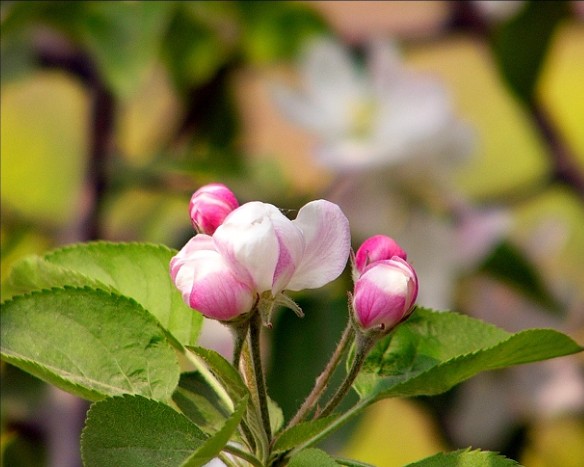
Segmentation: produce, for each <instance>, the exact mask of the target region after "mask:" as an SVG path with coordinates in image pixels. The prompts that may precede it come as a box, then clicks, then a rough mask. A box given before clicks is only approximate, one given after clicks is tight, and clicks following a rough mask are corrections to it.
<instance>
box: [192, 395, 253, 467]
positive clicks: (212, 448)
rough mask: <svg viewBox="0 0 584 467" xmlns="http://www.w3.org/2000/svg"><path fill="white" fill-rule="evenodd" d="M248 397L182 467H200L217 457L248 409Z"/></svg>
mask: <svg viewBox="0 0 584 467" xmlns="http://www.w3.org/2000/svg"><path fill="white" fill-rule="evenodd" d="M247 401H248V397H247V396H245V397H244V398H243V399H241V400H240V401H239V402H238V403H237V405H236V406H235V411H234V412H233V413H232V414H231V416H230V417H229V418H228V419H227V421H226V422H225V424H224V425H223V427H222V428H221V429H220V430H219V431H218V432H217V433H215V434H214V435H213V436H212V437H210V438H209V439H207V440H206V441H205V442H204V443H203V444H202V445H201V446H200V447H198V448H197V450H196V451H195V452H194V453H193V454H192V455H191V456H190V457H189V458H188V459H187V460H186V461H185V462H183V463H182V464H181V466H182V467H199V466H202V465H205V464H206V463H207V462H209V461H210V460H211V459H213V458H214V457H216V456H217V455H218V454H219V453H220V452H221V451H222V449H223V447H224V446H225V445H226V444H227V443H228V442H229V440H230V439H231V437H232V436H233V434H234V433H235V430H236V429H237V427H238V426H239V422H240V421H241V418H242V417H243V414H244V413H245V409H246V408H247Z"/></svg>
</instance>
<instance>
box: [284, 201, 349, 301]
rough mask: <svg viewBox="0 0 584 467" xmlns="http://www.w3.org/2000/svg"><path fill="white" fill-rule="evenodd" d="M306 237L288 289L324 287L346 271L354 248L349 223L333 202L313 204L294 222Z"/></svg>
mask: <svg viewBox="0 0 584 467" xmlns="http://www.w3.org/2000/svg"><path fill="white" fill-rule="evenodd" d="M292 222H293V223H294V224H295V225H296V226H297V227H298V228H300V230H301V231H302V234H303V235H304V241H305V250H304V255H303V257H302V261H301V263H300V264H299V265H298V267H297V268H296V271H295V273H294V275H293V276H292V279H291V280H290V282H289V283H288V287H287V288H288V289H289V290H301V289H313V288H318V287H322V286H323V285H325V284H326V283H328V282H330V281H332V280H334V279H336V278H337V277H338V276H339V275H340V274H341V273H342V272H343V269H344V268H345V266H346V264H347V259H348V258H349V250H350V248H351V234H350V230H349V221H348V220H347V218H346V217H345V215H344V214H343V212H342V211H341V209H340V208H339V207H338V206H337V205H336V204H334V203H331V202H329V201H325V200H318V201H312V202H310V203H308V204H306V205H305V206H304V207H303V208H302V209H300V211H299V212H298V216H297V217H296V219H295V220H294V221H292Z"/></svg>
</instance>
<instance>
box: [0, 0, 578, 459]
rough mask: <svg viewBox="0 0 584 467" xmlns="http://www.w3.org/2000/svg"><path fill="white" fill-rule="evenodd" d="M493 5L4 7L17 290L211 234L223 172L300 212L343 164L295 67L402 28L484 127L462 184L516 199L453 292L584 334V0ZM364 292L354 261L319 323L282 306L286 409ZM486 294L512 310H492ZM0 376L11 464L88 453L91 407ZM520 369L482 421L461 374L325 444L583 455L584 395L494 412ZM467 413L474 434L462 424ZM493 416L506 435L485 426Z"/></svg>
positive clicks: (469, 301) (5, 234)
mask: <svg viewBox="0 0 584 467" xmlns="http://www.w3.org/2000/svg"><path fill="white" fill-rule="evenodd" d="M475 3H477V4H478V3H480V2H446V1H432V2H424V1H418V2H335V1H331V2H320V1H314V2H275V1H274V2H260V1H227V2H223V1H222V2H214V1H197V2H174V1H165V2H162V1H160V2H159V1H148V2H142V1H119V2H104V1H88V2H75V1H67V2H59V1H52V2H34V1H27V2H24V1H4V2H2V5H1V9H0V15H1V38H2V41H1V50H0V51H1V66H2V69H1V71H2V73H1V93H2V96H1V117H2V118H1V165H2V166H1V168H2V171H1V201H2V224H1V253H2V264H1V273H2V279H3V282H2V297H3V299H5V298H8V297H10V296H11V294H12V293H13V292H12V290H11V289H10V284H9V282H8V281H6V280H5V278H6V277H7V276H8V274H9V271H10V268H11V266H12V265H13V264H14V262H15V261H16V260H18V259H19V258H22V257H23V256H25V255H27V254H31V253H42V252H44V251H47V250H48V249H51V248H53V247H55V246H58V245H62V244H65V243H71V242H79V241H88V240H96V239H107V240H113V241H129V240H138V241H148V242H161V243H165V244H167V245H169V246H172V247H174V248H179V247H180V246H182V244H183V243H184V242H185V241H186V240H187V239H188V238H189V237H190V236H191V235H192V227H191V226H190V220H189V218H188V215H187V206H188V199H189V197H190V195H191V193H192V192H193V191H194V190H195V189H196V188H198V187H199V186H201V185H202V184H204V183H208V182H211V181H221V182H224V183H226V184H228V185H229V186H230V187H231V188H232V189H233V191H234V192H235V193H236V194H237V195H238V197H239V198H240V201H242V202H244V201H248V200H253V199H261V200H264V201H267V202H273V203H275V204H277V205H279V206H281V207H286V208H294V209H295V208H298V207H299V206H301V205H302V204H303V202H305V201H306V200H308V199H313V198H317V197H320V196H324V195H323V193H325V192H326V191H327V189H328V188H329V187H330V184H331V183H333V182H334V176H333V174H331V173H329V172H328V171H327V170H326V168H323V167H322V166H319V165H317V164H316V163H315V162H314V160H313V159H312V157H311V151H312V148H313V145H314V144H315V137H314V136H313V135H311V134H309V133H307V132H306V131H304V130H302V129H300V128H298V127H297V126H294V125H293V124H291V123H290V122H289V121H287V120H286V119H285V117H284V116H283V115H282V114H281V113H280V112H279V111H278V109H277V108H276V106H275V105H274V102H273V100H272V99H271V95H270V86H271V83H272V82H273V80H274V79H278V78H279V77H282V76H285V77H289V76H290V75H291V74H293V66H294V63H295V59H296V58H297V56H298V54H299V52H300V51H301V50H302V47H303V46H304V45H305V44H307V43H308V42H309V41H310V39H312V38H314V37H316V36H319V35H322V34H328V35H331V36H333V37H335V38H336V40H338V41H340V42H342V43H344V44H345V45H346V46H347V47H349V48H350V49H352V50H354V51H357V52H358V51H359V50H360V48H361V47H362V46H363V44H364V43H366V41H367V40H369V39H371V38H374V37H387V38H389V37H392V38H395V39H397V40H398V41H399V42H400V45H401V46H402V49H403V53H404V57H405V63H406V66H408V67H410V68H411V69H413V70H417V71H419V72H422V73H428V74H431V75H434V76H438V77H439V78H440V79H441V80H442V81H443V82H444V83H445V85H446V86H447V87H448V89H449V91H450V92H451V94H452V98H453V101H454V105H455V106H456V109H457V111H458V113H459V115H460V116H461V117H462V118H464V119H465V120H466V121H468V122H469V123H470V124H471V125H472V126H473V129H474V131H475V133H476V136H477V141H478V143H477V145H476V149H475V154H474V157H473V158H472V160H471V161H470V162H469V163H468V164H466V165H465V166H464V167H462V168H461V169H459V170H458V171H457V173H456V174H455V180H456V185H457V186H456V188H457V190H460V191H461V192H463V193H464V194H465V195H466V196H468V197H469V198H470V199H471V200H472V201H473V202H474V203H476V204H477V205H489V204H497V205H500V206H505V208H507V209H509V211H510V212H511V215H512V218H513V221H514V223H513V226H512V228H511V229H510V231H509V233H508V235H507V237H508V238H506V239H505V241H504V243H502V244H501V245H500V246H499V247H498V248H497V249H495V250H494V252H493V253H492V254H491V256H490V257H487V258H486V260H485V261H484V262H483V264H482V265H481V266H480V267H478V268H476V269H475V270H473V271H470V272H468V271H466V272H465V273H461V275H460V277H459V278H458V283H457V289H456V290H457V294H456V297H455V299H454V303H453V308H455V309H457V310H458V311H462V312H466V313H470V314H474V315H475V316H479V317H481V318H483V319H485V320H486V321H489V322H494V323H496V324H498V325H500V326H503V327H507V328H508V329H511V330H514V328H517V327H530V326H534V325H540V324H542V323H544V324H545V325H548V326H555V327H557V328H560V329H562V330H563V331H565V332H568V333H569V334H571V335H572V336H573V337H575V338H576V339H577V340H579V341H580V342H581V341H582V339H583V338H584V325H583V322H584V227H583V226H584V185H583V180H584V176H583V174H584V128H583V125H582V122H583V121H584V86H582V83H584V60H583V58H584V23H583V20H582V18H583V15H584V13H583V10H584V8H583V6H582V2H560V1H554V2H546V1H544V2H541V1H538V2H525V5H521V9H520V11H519V12H517V13H515V15H514V16H510V17H508V18H505V19H498V20H493V19H492V18H490V17H488V16H485V14H484V12H483V11H482V10H481V9H480V8H479V7H478V6H477V5H474V4H475ZM502 3H504V2H502ZM520 3H521V2H520ZM355 241H358V240H355ZM354 246H358V244H354ZM423 286H424V285H423V284H422V287H423ZM350 287H351V286H350V281H349V278H348V277H343V278H342V279H341V280H340V281H338V283H335V284H331V286H329V287H326V288H325V289H323V290H322V291H318V292H315V293H310V294H299V297H297V298H298V301H299V303H301V305H302V306H303V308H304V309H305V310H308V312H307V314H306V315H307V316H306V318H305V319H304V320H302V321H300V320H298V319H296V317H294V316H293V315H292V314H291V313H284V314H281V316H279V317H278V321H277V323H276V326H275V329H274V331H273V332H272V333H271V335H270V337H269V339H270V341H271V351H270V355H271V357H270V358H271V361H272V362H277V366H272V365H269V367H270V373H269V381H268V386H269V388H270V390H271V392H272V396H273V398H274V399H275V400H277V401H278V402H279V403H280V404H281V405H282V408H283V410H284V413H285V414H286V415H288V416H289V415H290V414H291V413H292V411H293V409H294V407H296V406H297V405H298V403H299V402H300V401H301V400H302V398H303V396H304V395H305V394H306V393H307V392H308V390H309V388H310V387H311V384H312V381H313V378H314V377H315V376H316V375H317V374H318V373H319V371H320V369H321V367H322V365H323V362H324V361H325V359H326V358H327V355H328V354H329V352H330V351H331V349H332V348H333V346H334V344H335V341H336V339H337V338H338V336H339V335H340V332H341V329H342V328H343V326H344V322H345V320H346V311H345V310H346V303H345V296H344V294H345V290H347V289H348V288H350ZM484 302H492V303H490V304H491V305H493V304H494V306H495V307H496V306H497V305H500V309H501V310H502V311H501V312H500V313H499V314H497V313H494V314H493V313H492V312H484V313H483V314H482V315H481V313H482V311H481V310H484V309H485V307H482V308H481V306H480V303H484ZM550 303H552V304H553V306H547V305H549V304H550ZM477 304H479V305H477ZM487 308H488V307H487ZM533 310H535V311H533ZM550 310H555V311H556V312H558V313H555V314H553V313H552V314H550V313H549V311H550ZM510 313H512V315H509V314H510ZM575 358H576V363H577V368H578V369H577V373H578V375H577V376H578V377H580V378H582V372H583V368H582V360H581V358H580V360H579V361H578V357H575ZM532 367H534V368H535V371H536V373H537V372H539V373H545V370H544V369H543V367H541V368H542V369H541V370H539V369H537V368H540V367H535V366H532ZM1 371H2V373H1V375H2V418H1V423H2V435H1V449H2V457H3V462H4V464H3V465H6V466H36V465H38V466H44V465H52V466H56V467H57V466H58V467H62V466H75V465H79V462H80V461H79V459H78V445H77V444H76V443H77V442H78V436H79V429H80V427H81V426H82V421H83V417H84V411H85V410H86V409H87V406H86V405H85V403H83V402H81V401H76V400H70V399H67V398H66V397H65V396H64V395H62V394H58V393H56V392H55V390H53V389H49V388H47V387H46V386H45V385H44V384H41V383H40V382H38V381H36V380H34V379H33V378H32V377H29V376H27V375H25V374H23V373H21V372H19V371H18V370H16V369H14V368H12V367H9V366H7V365H5V364H2V369H1ZM500 373H503V372H500ZM497 374H499V373H497ZM508 376H509V375H500V376H497V378H498V379H499V380H501V381H503V383H502V384H499V385H496V384H494V385H491V386H488V387H489V388H490V397H488V398H485V399H484V401H483V402H482V405H481V404H479V405H480V407H479V409H482V410H478V409H476V406H473V407H474V410H475V412H472V411H471V410H468V413H473V414H475V417H474V420H473V421H472V422H469V421H468V420H466V421H464V420H462V418H463V417H461V416H459V415H458V414H457V412H456V411H457V410H458V411H461V410H466V409H468V407H467V406H465V405H464V400H466V399H465V398H464V397H465V394H467V392H465V389H464V388H465V385H462V386H461V388H457V389H455V390H453V391H451V392H450V393H448V394H446V395H444V396H441V397H439V398H432V399H424V398H420V399H418V400H413V401H409V400H408V401H398V400H391V401H384V402H382V403H379V404H378V405H376V406H375V407H374V408H373V410H372V411H370V412H369V413H367V414H366V415H365V416H364V418H363V419H361V420H357V421H356V422H355V423H353V424H352V425H351V426H348V427H347V428H345V429H344V430H342V431H341V432H340V433H339V434H338V435H337V436H336V437H335V438H333V439H332V440H331V441H329V446H328V447H329V448H330V449H334V450H336V451H337V452H342V453H343V454H344V455H346V456H348V457H354V458H357V459H361V460H363V461H367V462H371V463H374V464H376V465H379V466H387V467H390V466H394V465H403V464H404V463H407V462H410V461H414V460H417V459H420V458H422V457H424V456H427V455H430V454H432V453H434V452H437V451H439V450H444V449H454V448H458V447H460V446H467V445H468V444H469V443H472V444H473V447H475V448H478V447H481V448H487V449H496V450H499V451H502V452H503V453H504V454H507V455H509V456H511V457H513V458H515V459H518V460H520V461H522V462H524V463H525V465H528V466H577V465H582V464H581V462H582V459H584V452H582V443H581V440H582V439H584V418H583V416H582V412H581V411H582V408H583V406H584V403H580V404H579V405H578V404H576V406H577V407H578V409H577V410H576V409H574V410H570V411H560V412H554V413H552V414H551V415H550V414H549V413H547V412H546V411H545V410H543V409H542V410H537V407H538V406H537V404H534V405H532V406H530V408H529V410H523V411H519V415H518V416H516V417H514V418H512V419H511V420H508V423H506V424H498V425H497V424H495V425H489V423H490V422H491V421H492V420H491V418H492V417H489V416H487V415H488V414H490V413H497V412H500V411H504V410H506V409H505V408H506V407H507V406H505V403H509V401H507V402H505V400H506V398H507V397H508V395H509V394H510V393H514V391H515V397H517V398H521V392H517V390H519V391H520V390H521V389H522V388H525V387H528V386H525V385H523V386H522V385H521V383H519V382H518V381H519V380H517V379H513V377H512V376H509V377H508ZM485 384H486V383H485ZM548 386H549V387H550V388H557V387H560V386H561V384H560V385H559V386H558V385H556V386H553V385H551V384H550V385H548ZM557 392H558V394H557V395H556V396H557V397H558V398H561V397H563V395H564V394H563V393H562V392H561V391H557ZM552 399H553V397H552ZM461 401H462V402H461ZM515 402H517V401H515ZM540 405H541V404H540ZM559 405H560V406H561V403H559ZM465 408H466V409H465ZM476 410H478V411H476ZM544 412H545V413H546V414H547V415H546V414H544ZM465 423H466V424H465ZM461 426H463V427H467V428H470V429H471V430H474V432H475V437H474V438H472V437H471V438H468V437H467V438H465V437H464V436H458V434H459V433H460V432H461V430H462V431H464V429H461V428H460V427H461ZM490 426H496V427H498V428H497V430H498V433H497V435H496V436H487V435H486V433H488V432H489V429H490ZM482 434H485V435H484V436H482Z"/></svg>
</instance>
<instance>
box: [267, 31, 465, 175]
mask: <svg viewBox="0 0 584 467" xmlns="http://www.w3.org/2000/svg"><path fill="white" fill-rule="evenodd" d="M368 52H369V53H368V62H367V65H368V66H367V68H366V69H365V70H360V69H359V68H358V67H357V66H356V65H355V64H354V63H353V61H352V59H351V57H350V55H349V53H348V52H347V51H345V50H344V49H343V48H342V47H341V46H340V45H339V44H338V43H336V42H334V41H332V40H328V39H322V40H316V41H314V42H313V43H312V45H311V47H309V48H308V49H307V51H306V53H305V55H304V56H303V59H302V61H301V63H300V74H301V79H302V85H303V86H302V87H301V88H300V89H292V88H289V87H285V86H282V85H279V86H276V88H275V93H274V97H275V99H276V103H277V104H278V105H279V107H280V108H281V109H282V111H283V112H284V114H285V115H287V116H288V117H289V118H290V119H291V120H292V121H294V122H296V123H297V124H299V125H301V126H303V127H305V128H306V129H308V130H309V131H312V132H313V133H315V134H316V135H317V136H318V137H319V138H320V141H319V144H318V146H317V148H316V151H315V158H316V160H317V161H318V162H319V163H321V164H322V165H323V166H325V167H327V168H330V169H332V170H335V171H353V170H368V169H371V168H379V167H383V166H385V167H388V166H392V167H393V166H395V165H403V164H406V165H411V164H413V165H415V166H416V169H417V171H419V170H420V168H422V169H425V170H433V169H441V167H442V166H443V165H444V163H445V162H449V161H458V159H460V158H461V157H464V156H467V155H468V154H469V152H470V150H471V144H470V143H471V141H472V134H471V132H470V129H469V127H468V126H467V125H466V124H465V123H463V122H462V121H460V120H459V119H458V118H457V117H456V115H455V111H454V106H453V104H452V100H451V99H450V96H449V94H448V92H447V90H446V88H445V87H444V86H443V85H442V83H441V82H439V81H438V80H435V79H433V78H432V77H429V76H427V75H424V74H422V73H416V72H413V71H411V70H408V69H406V68H405V67H404V66H403V64H402V63H401V60H400V58H399V54H398V51H397V48H396V47H395V46H394V44H392V43H390V42H382V41H375V42H372V43H370V44H369V50H368ZM421 161H424V163H422V164H421Z"/></svg>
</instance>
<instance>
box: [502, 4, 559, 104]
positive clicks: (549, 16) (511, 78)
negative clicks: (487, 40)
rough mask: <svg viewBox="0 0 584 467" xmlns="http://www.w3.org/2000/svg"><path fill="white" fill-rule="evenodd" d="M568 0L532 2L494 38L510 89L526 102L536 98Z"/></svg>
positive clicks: (504, 24) (503, 72)
mask: <svg viewBox="0 0 584 467" xmlns="http://www.w3.org/2000/svg"><path fill="white" fill-rule="evenodd" d="M567 12H568V8H567V2H565V1H556V2H539V1H530V2H526V5H525V6H524V8H522V10H521V11H520V12H519V13H518V14H517V15H516V16H515V17H514V18H512V19H511V20H509V21H507V22H506V23H503V24H501V25H500V26H499V27H498V28H497V29H496V30H495V31H494V34H493V37H492V48H493V52H494V54H495V59H496V61H497V64H498V66H499V69H500V71H501V73H502V75H503V77H504V78H505V80H506V81H507V84H508V85H509V86H510V88H511V90H512V91H513V92H514V93H515V94H516V95H517V96H518V97H519V98H520V99H522V100H523V101H524V102H526V103H530V102H531V101H532V99H533V94H534V90H535V86H536V84H537V79H538V76H539V72H540V70H541V67H542V64H543V60H544V58H545V54H546V52H547V49H548V47H549V44H550V42H551V39H552V37H553V33H554V30H555V28H556V26H557V25H558V23H559V22H560V20H561V19H562V18H563V17H564V16H565V15H566V13H567Z"/></svg>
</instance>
